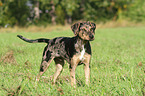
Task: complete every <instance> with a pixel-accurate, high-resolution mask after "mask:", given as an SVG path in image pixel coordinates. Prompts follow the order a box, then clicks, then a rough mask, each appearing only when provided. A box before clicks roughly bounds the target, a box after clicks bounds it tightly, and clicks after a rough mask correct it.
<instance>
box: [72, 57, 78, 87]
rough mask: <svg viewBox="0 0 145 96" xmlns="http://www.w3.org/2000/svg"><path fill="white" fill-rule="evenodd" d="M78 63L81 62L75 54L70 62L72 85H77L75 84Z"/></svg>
mask: <svg viewBox="0 0 145 96" xmlns="http://www.w3.org/2000/svg"><path fill="white" fill-rule="evenodd" d="M78 63H79V60H78V58H76V56H74V57H73V58H72V59H71V64H70V79H71V86H73V87H75V85H76V79H75V70H76V67H77V65H78Z"/></svg>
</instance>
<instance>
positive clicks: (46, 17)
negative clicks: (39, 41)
mask: <svg viewBox="0 0 145 96" xmlns="http://www.w3.org/2000/svg"><path fill="white" fill-rule="evenodd" d="M87 20H89V21H93V22H96V23H98V24H102V23H103V24H104V23H106V22H120V23H121V22H124V21H125V22H134V23H142V24H143V23H144V21H145V0H0V28H2V27H5V28H6V27H13V26H20V27H25V26H30V25H38V26H39V25H45V26H46V25H48V24H52V25H57V24H59V25H66V24H72V23H74V22H77V21H87ZM127 24H128V23H127Z"/></svg>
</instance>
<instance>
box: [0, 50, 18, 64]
mask: <svg viewBox="0 0 145 96" xmlns="http://www.w3.org/2000/svg"><path fill="white" fill-rule="evenodd" d="M0 62H3V63H11V64H17V61H16V59H15V57H14V52H13V51H8V52H7V53H6V54H5V55H4V56H2V57H1V58H0Z"/></svg>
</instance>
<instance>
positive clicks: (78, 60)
mask: <svg viewBox="0 0 145 96" xmlns="http://www.w3.org/2000/svg"><path fill="white" fill-rule="evenodd" d="M71 29H72V31H73V32H74V34H75V36H74V37H56V38H54V39H45V38H40V39H35V40H30V39H26V38H24V37H23V36H21V35H17V36H18V37H19V38H20V39H22V40H24V41H26V42H29V43H37V42H42V43H47V46H46V47H45V48H44V52H43V58H42V62H41V65H40V71H39V74H38V76H37V79H36V80H37V81H39V79H40V76H41V75H42V74H43V73H44V72H45V71H46V70H47V68H48V67H49V65H50V63H51V61H52V60H54V61H55V64H56V72H55V74H54V77H53V83H55V82H56V79H57V77H58V76H59V75H60V73H61V71H62V69H63V66H64V60H66V61H67V62H68V63H69V70H70V79H71V85H72V86H75V84H76V79H75V70H76V67H77V65H80V64H84V70H85V78H86V84H87V85H88V84H89V82H90V59H91V46H90V43H89V41H92V40H94V35H95V29H96V25H95V24H94V23H91V22H89V21H87V22H78V23H75V24H74V25H72V26H71Z"/></svg>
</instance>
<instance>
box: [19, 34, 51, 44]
mask: <svg viewBox="0 0 145 96" xmlns="http://www.w3.org/2000/svg"><path fill="white" fill-rule="evenodd" d="M17 37H19V38H20V39H22V40H24V41H26V42H28V43H39V42H40V43H48V41H49V39H45V38H40V39H34V40H30V39H27V38H24V37H23V36H21V35H17Z"/></svg>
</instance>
